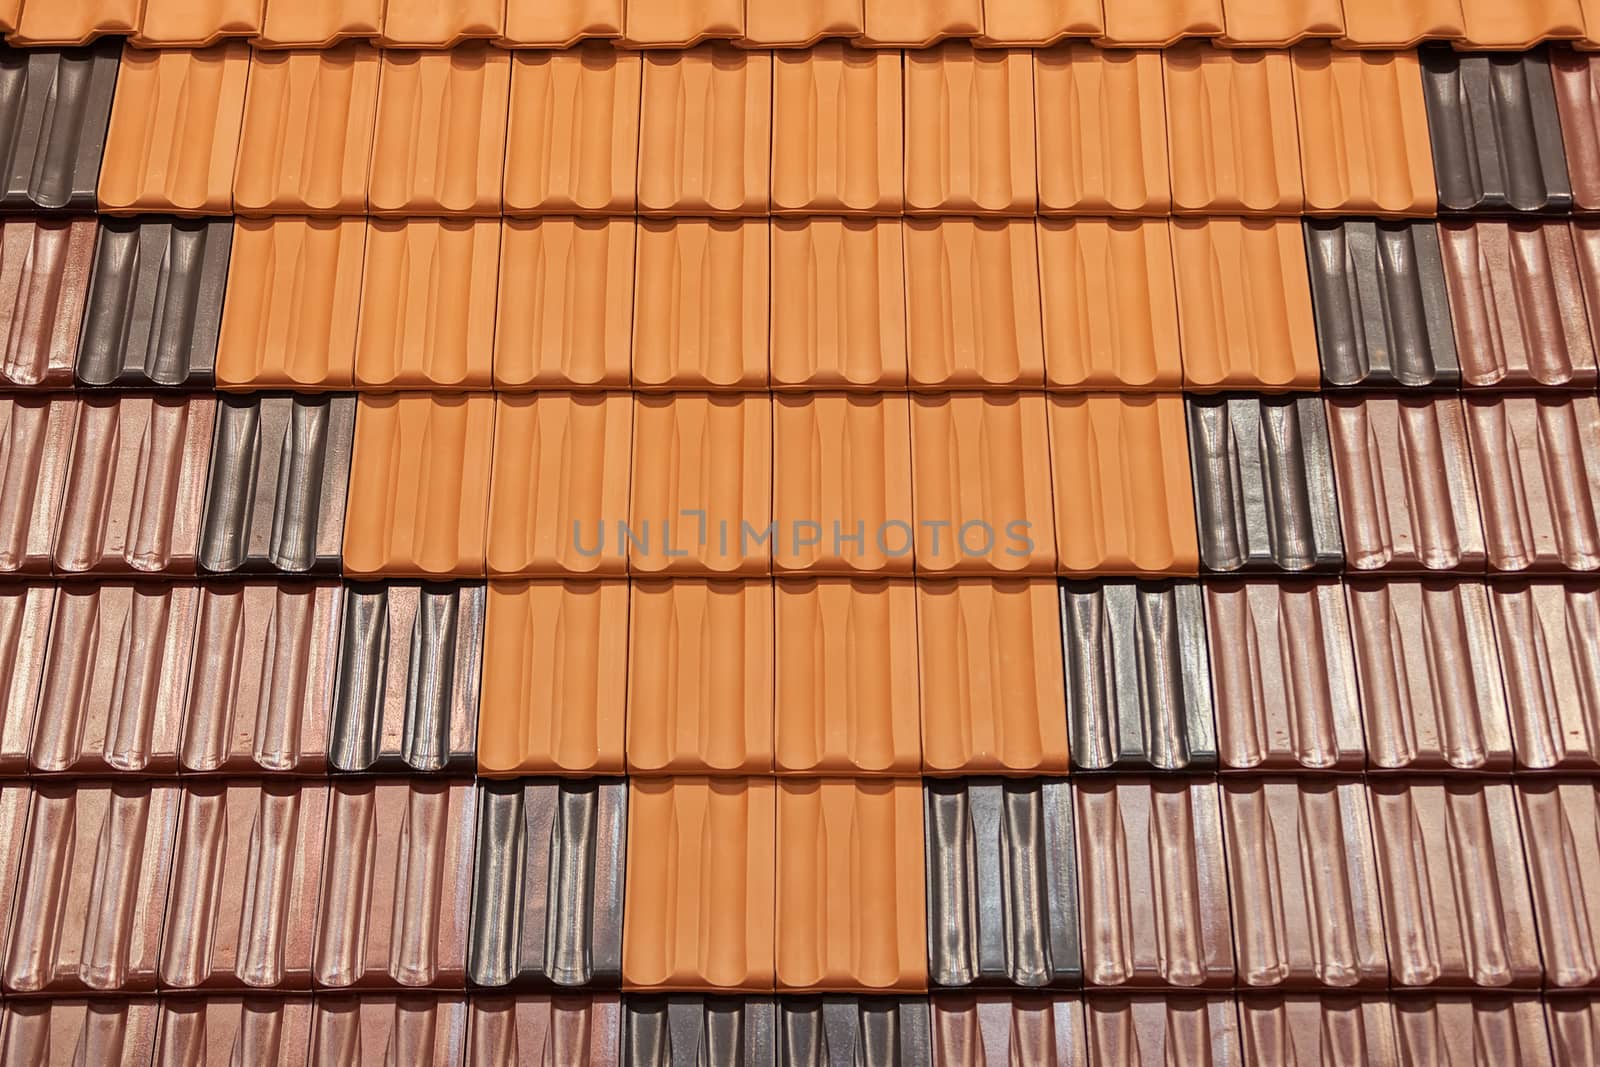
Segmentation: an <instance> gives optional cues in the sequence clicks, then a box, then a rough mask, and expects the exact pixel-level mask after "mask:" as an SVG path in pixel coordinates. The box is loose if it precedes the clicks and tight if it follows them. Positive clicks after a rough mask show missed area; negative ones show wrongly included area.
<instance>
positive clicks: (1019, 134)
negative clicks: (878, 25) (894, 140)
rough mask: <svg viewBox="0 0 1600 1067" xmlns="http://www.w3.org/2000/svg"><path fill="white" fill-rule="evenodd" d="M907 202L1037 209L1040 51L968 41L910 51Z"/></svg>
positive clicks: (963, 209)
mask: <svg viewBox="0 0 1600 1067" xmlns="http://www.w3.org/2000/svg"><path fill="white" fill-rule="evenodd" d="M905 86H906V88H905V97H906V102H905V131H906V132H905V138H906V208H907V210H909V211H920V212H929V213H933V212H940V213H950V212H955V213H967V214H979V213H984V214H1003V215H1031V214H1033V210H1034V204H1035V202H1036V199H1037V189H1036V182H1035V179H1034V132H1033V55H1032V53H1031V52H1026V51H1022V50H1013V51H1005V50H1000V49H992V48H982V49H975V48H973V47H972V45H971V44H970V43H968V42H966V41H950V42H948V43H946V44H942V45H940V46H939V47H938V48H934V49H928V50H925V51H917V52H908V53H907V54H906V62H905Z"/></svg>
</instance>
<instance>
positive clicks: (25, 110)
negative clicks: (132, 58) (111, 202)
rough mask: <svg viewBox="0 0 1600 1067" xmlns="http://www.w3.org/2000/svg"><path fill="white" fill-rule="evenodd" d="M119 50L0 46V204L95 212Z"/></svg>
mask: <svg viewBox="0 0 1600 1067" xmlns="http://www.w3.org/2000/svg"><path fill="white" fill-rule="evenodd" d="M121 52H122V50H121V47H120V46H119V42H117V41H115V40H104V41H101V42H99V43H98V44H95V45H91V46H90V47H88V48H38V49H26V50H24V49H16V48H4V47H0V146H3V147H4V150H5V159H6V187H5V191H4V194H3V197H0V207H3V208H9V209H21V210H24V211H27V210H36V209H38V208H70V209H74V210H78V211H83V210H89V211H92V210H94V207H95V185H96V183H97V182H98V180H99V178H100V157H101V154H102V153H103V152H104V151H105V146H106V126H107V122H108V121H109V119H110V117H111V97H112V94H113V93H114V92H115V90H116V85H117V67H118V64H119V60H120V56H121Z"/></svg>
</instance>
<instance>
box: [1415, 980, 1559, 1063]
mask: <svg viewBox="0 0 1600 1067" xmlns="http://www.w3.org/2000/svg"><path fill="white" fill-rule="evenodd" d="M1394 1016H1395V1024H1396V1025H1395V1030H1396V1034H1397V1036H1398V1038H1399V1047H1400V1062H1401V1063H1402V1064H1412V1063H1428V1062H1430V1061H1431V1062H1433V1063H1448V1064H1457V1063H1473V1062H1478V1063H1495V1062H1505V1063H1516V1064H1526V1065H1527V1067H1550V1064H1551V1063H1552V1061H1551V1059H1550V1044H1549V1040H1548V1038H1547V1036H1546V1033H1545V1027H1544V1013H1543V1012H1542V1011H1540V1010H1539V1000H1538V998H1537V997H1532V996H1489V997H1486V996H1476V997H1467V996H1454V997H1429V998H1426V999H1415V1000H1400V1001H1397V1002H1396V1003H1395V1012H1394ZM1578 1062H1581V1061H1573V1064H1574V1067H1575V1065H1576V1063H1578Z"/></svg>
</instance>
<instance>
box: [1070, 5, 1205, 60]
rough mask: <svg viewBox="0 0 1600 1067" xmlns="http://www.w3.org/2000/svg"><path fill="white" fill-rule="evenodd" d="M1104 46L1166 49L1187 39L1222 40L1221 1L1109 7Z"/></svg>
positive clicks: (1107, 8) (1102, 42) (1102, 41)
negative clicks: (1211, 38)
mask: <svg viewBox="0 0 1600 1067" xmlns="http://www.w3.org/2000/svg"><path fill="white" fill-rule="evenodd" d="M1105 6H1106V32H1105V36H1104V37H1103V38H1102V39H1101V42H1100V43H1101V44H1104V45H1112V46H1115V47H1119V48H1128V47H1143V48H1165V47H1166V46H1168V45H1171V44H1175V43H1177V42H1178V41H1180V40H1182V39H1183V38H1185V37H1220V36H1221V35H1222V33H1223V31H1224V28H1225V27H1224V24H1223V15H1222V0H1147V2H1144V3H1138V4H1122V3H1117V2H1116V0H1110V2H1109V3H1107V4H1106V5H1105Z"/></svg>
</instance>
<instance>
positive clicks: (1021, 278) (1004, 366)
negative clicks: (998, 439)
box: [904, 218, 1044, 389]
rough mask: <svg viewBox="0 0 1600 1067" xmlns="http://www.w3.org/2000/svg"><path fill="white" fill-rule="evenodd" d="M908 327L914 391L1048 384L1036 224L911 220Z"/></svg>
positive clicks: (907, 269)
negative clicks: (921, 387)
mask: <svg viewBox="0 0 1600 1067" xmlns="http://www.w3.org/2000/svg"><path fill="white" fill-rule="evenodd" d="M904 236H905V257H906V266H905V284H906V329H907V339H908V341H909V344H910V349H909V360H910V364H909V365H910V370H911V381H912V384H913V386H926V387H930V388H938V389H951V388H954V389H961V388H969V389H977V388H989V387H997V388H1007V389H1018V388H1029V387H1032V388H1038V387H1040V386H1041V385H1043V384H1044V337H1043V328H1042V325H1041V321H1040V317H1039V262H1038V250H1037V242H1036V240H1035V238H1034V224H1033V220H1032V219H978V218H945V219H907V220H906V223H905V233H904Z"/></svg>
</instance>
